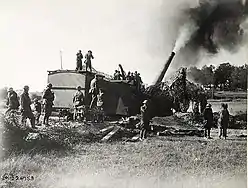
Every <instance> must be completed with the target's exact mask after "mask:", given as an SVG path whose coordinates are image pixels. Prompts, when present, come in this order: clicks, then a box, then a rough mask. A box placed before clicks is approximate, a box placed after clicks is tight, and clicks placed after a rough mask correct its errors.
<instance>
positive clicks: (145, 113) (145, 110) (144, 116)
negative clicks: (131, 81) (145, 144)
mask: <svg viewBox="0 0 248 188" xmlns="http://www.w3.org/2000/svg"><path fill="white" fill-rule="evenodd" d="M140 114H141V119H140V126H141V130H140V140H141V141H142V140H144V139H146V137H147V131H149V130H150V118H151V117H150V111H149V107H148V100H144V102H143V105H142V106H141V107H140Z"/></svg>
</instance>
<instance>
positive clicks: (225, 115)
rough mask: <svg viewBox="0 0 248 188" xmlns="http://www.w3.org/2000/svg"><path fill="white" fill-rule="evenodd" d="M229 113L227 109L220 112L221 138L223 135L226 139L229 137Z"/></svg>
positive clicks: (219, 126)
mask: <svg viewBox="0 0 248 188" xmlns="http://www.w3.org/2000/svg"><path fill="white" fill-rule="evenodd" d="M229 116H230V115H229V112H228V110H227V109H222V110H221V111H220V118H219V120H218V128H219V138H221V136H222V135H223V137H224V138H225V139H226V137H227V127H228V123H229Z"/></svg>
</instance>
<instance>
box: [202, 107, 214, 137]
mask: <svg viewBox="0 0 248 188" xmlns="http://www.w3.org/2000/svg"><path fill="white" fill-rule="evenodd" d="M203 116H204V119H205V123H204V128H205V137H206V138H208V139H211V137H210V130H211V128H212V126H213V111H212V108H211V104H207V105H206V108H205V110H204V112H203Z"/></svg>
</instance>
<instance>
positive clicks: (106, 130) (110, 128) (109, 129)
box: [99, 125, 114, 134]
mask: <svg viewBox="0 0 248 188" xmlns="http://www.w3.org/2000/svg"><path fill="white" fill-rule="evenodd" d="M113 129H114V126H113V125H111V126H109V127H106V128H104V129H101V130H100V131H99V132H100V133H101V134H105V133H108V132H109V131H112V130H113Z"/></svg>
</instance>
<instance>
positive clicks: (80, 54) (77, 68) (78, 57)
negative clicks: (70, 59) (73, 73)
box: [76, 50, 83, 71]
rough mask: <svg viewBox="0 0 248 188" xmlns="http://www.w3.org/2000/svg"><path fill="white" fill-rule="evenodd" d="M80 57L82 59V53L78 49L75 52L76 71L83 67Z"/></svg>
mask: <svg viewBox="0 0 248 188" xmlns="http://www.w3.org/2000/svg"><path fill="white" fill-rule="evenodd" d="M82 59H83V54H82V52H81V50H79V51H78V53H77V67H76V70H77V71H80V70H82V69H83V65H82Z"/></svg>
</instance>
